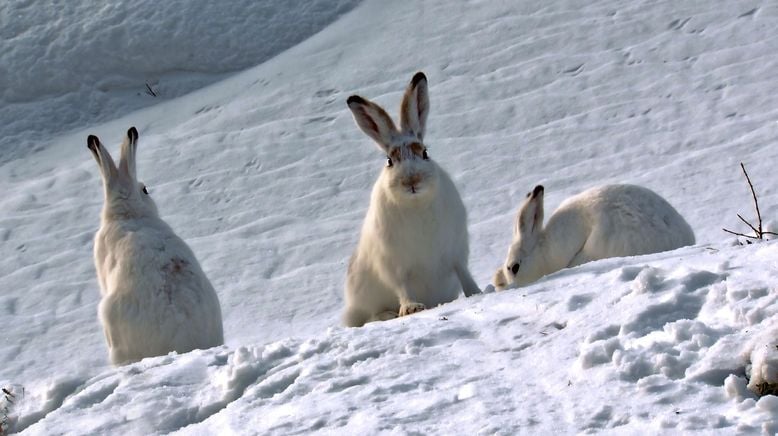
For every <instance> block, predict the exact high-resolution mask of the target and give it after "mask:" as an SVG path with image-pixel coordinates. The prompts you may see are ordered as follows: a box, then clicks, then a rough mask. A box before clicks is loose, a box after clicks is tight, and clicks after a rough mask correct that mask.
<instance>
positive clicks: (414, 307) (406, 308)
mask: <svg viewBox="0 0 778 436" xmlns="http://www.w3.org/2000/svg"><path fill="white" fill-rule="evenodd" d="M426 308H427V306H425V305H423V304H421V303H414V302H408V303H405V304H401V305H400V316H405V315H410V314H412V313H416V312H421V311H422V310H424V309H426Z"/></svg>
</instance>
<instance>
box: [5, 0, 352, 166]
mask: <svg viewBox="0 0 778 436" xmlns="http://www.w3.org/2000/svg"><path fill="white" fill-rule="evenodd" d="M358 2H359V0H313V1H310V0H290V1H287V2H278V1H274V0H259V1H253V0H241V1H230V2H213V1H208V0H193V1H184V0H174V1H165V2H157V1H153V0H136V1H120V2H109V3H95V2H92V1H88V0H74V1H67V2H60V1H56V0H43V1H35V2H31V1H12V2H8V3H6V4H5V5H4V7H3V8H0V23H2V26H0V125H2V126H3V133H4V134H3V136H2V137H0V150H2V151H3V153H2V155H3V156H4V157H6V158H7V156H8V155H9V153H8V151H9V148H11V147H13V148H14V149H19V148H22V147H24V148H27V147H29V146H31V145H35V144H36V143H37V142H39V141H41V140H45V139H47V135H48V134H51V133H57V132H61V131H65V130H68V129H71V128H74V127H79V126H82V125H84V124H87V123H94V122H98V121H104V120H109V119H112V118H115V117H117V116H119V115H124V114H125V113H126V112H130V111H132V110H135V109H138V108H140V107H143V106H148V105H152V104H156V103H158V102H159V100H160V99H169V98H172V97H176V96H179V95H182V94H185V93H187V92H189V91H191V90H193V89H196V88H199V87H202V86H204V85H206V84H208V83H212V82H214V81H216V80H218V79H219V78H222V77H223V76H224V74H226V73H231V72H235V71H240V70H242V69H245V68H247V67H250V66H253V65H257V64H260V63H262V62H264V61H266V60H267V59H269V58H271V57H272V56H274V55H276V54H278V53H280V52H282V51H284V50H286V49H287V48H289V47H291V46H293V45H295V44H297V43H299V42H300V41H302V40H304V39H305V38H307V37H309V36H311V35H313V34H314V33H316V32H318V31H319V30H321V29H323V28H324V27H325V26H326V25H328V24H329V23H331V22H332V21H333V20H335V19H336V18H337V17H339V16H340V15H342V14H343V13H345V12H347V11H348V10H350V9H351V8H352V7H354V6H355V5H356V4H357V3H358ZM146 84H148V85H149V87H150V88H151V91H152V92H153V93H154V94H157V95H158V97H159V98H157V99H155V98H154V96H152V95H151V94H150V92H147V91H148V89H147V88H146Z"/></svg>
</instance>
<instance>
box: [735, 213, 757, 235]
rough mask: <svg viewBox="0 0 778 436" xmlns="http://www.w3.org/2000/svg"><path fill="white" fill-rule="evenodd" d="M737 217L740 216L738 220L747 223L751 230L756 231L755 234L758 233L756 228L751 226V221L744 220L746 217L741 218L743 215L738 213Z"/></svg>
mask: <svg viewBox="0 0 778 436" xmlns="http://www.w3.org/2000/svg"><path fill="white" fill-rule="evenodd" d="M737 217H738V218H740V221H743V222H744V223H746V225H747V226H748V227H751V230H753V231H754V233H756V234H757V235H758V234H759V230H757V229H756V227H754V226H752V225H751V223H749V222H748V221H746V219H745V218H743V216H742V215H740V214H737Z"/></svg>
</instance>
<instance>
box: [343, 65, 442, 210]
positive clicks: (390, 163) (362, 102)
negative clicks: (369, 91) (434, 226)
mask: <svg viewBox="0 0 778 436" xmlns="http://www.w3.org/2000/svg"><path fill="white" fill-rule="evenodd" d="M347 103H348V107H349V109H351V112H352V114H353V115H354V121H356V123H357V126H359V128H360V129H361V130H362V131H363V132H364V133H365V134H367V136H369V137H371V138H372V139H373V140H374V141H375V142H376V144H377V145H378V147H379V148H380V149H381V150H382V151H383V152H384V153H385V154H386V166H385V167H384V170H383V173H382V176H381V183H385V184H386V185H387V188H388V189H389V192H391V193H392V195H394V196H395V197H397V198H424V197H427V196H428V195H432V194H433V193H434V192H435V190H436V189H437V186H438V167H437V165H436V164H435V163H434V162H433V161H432V160H431V159H430V156H429V152H428V151H427V147H426V146H425V145H424V133H425V128H426V123H427V115H428V114H429V96H428V91H427V78H426V76H424V73H416V75H414V76H413V79H411V82H410V83H409V84H408V87H407V88H406V90H405V94H404V95H403V100H402V104H401V105H400V128H399V129H398V128H397V127H396V126H395V124H394V122H393V121H392V119H391V117H389V115H388V114H387V113H386V111H384V109H383V108H381V107H380V106H378V105H377V104H375V103H373V102H371V101H369V100H367V99H364V98H362V97H360V96H358V95H352V96H351V97H349V98H348V100H347Z"/></svg>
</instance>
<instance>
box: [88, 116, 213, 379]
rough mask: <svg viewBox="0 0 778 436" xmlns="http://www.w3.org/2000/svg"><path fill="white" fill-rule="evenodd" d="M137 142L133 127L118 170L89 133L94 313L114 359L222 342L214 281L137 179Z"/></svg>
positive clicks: (131, 359) (127, 360)
mask: <svg viewBox="0 0 778 436" xmlns="http://www.w3.org/2000/svg"><path fill="white" fill-rule="evenodd" d="M137 144H138V131H137V130H136V129H135V127H131V128H130V129H129V130H128V131H127V137H126V138H125V140H124V142H123V143H122V146H121V158H120V160H119V166H118V168H117V167H116V165H115V164H114V161H113V159H112V158H111V155H110V154H109V153H108V150H106V149H105V147H103V145H102V144H101V143H100V140H99V139H98V138H97V137H96V136H94V135H90V136H89V138H88V139H87V146H88V147H89V150H90V151H91V152H92V155H93V156H94V158H95V160H96V161H97V164H98V166H99V167H100V174H101V175H102V178H103V188H104V194H105V202H104V204H103V211H102V215H101V220H100V229H99V230H98V231H97V234H95V247H94V260H95V268H96V269H97V279H98V282H99V283H100V292H101V295H102V299H101V300H100V305H99V308H98V317H99V319H100V322H101V323H102V325H103V330H104V332H105V338H106V341H107V342H108V349H109V354H110V360H111V362H112V363H113V364H114V365H121V364H125V363H130V362H135V361H138V360H141V359H143V358H144V357H151V356H161V355H165V354H167V353H169V352H171V351H176V352H178V353H185V352H187V351H191V350H194V349H198V348H199V349H205V348H211V347H214V346H217V345H222V344H223V343H224V334H223V328H222V314H221V307H220V306H219V299H218V297H217V295H216V292H215V291H214V289H213V287H212V286H211V282H209V281H208V278H207V277H206V276H205V273H203V271H202V269H201V268H200V264H199V262H197V258H196V257H195V255H194V253H193V252H192V250H191V249H190V248H189V246H188V245H187V244H186V243H185V242H184V241H183V240H182V239H181V238H179V237H178V236H177V235H176V234H175V232H173V229H171V228H170V226H168V225H167V224H166V223H165V222H164V221H162V219H160V218H159V213H158V212H157V206H156V205H155V204H154V201H153V200H152V199H151V197H150V196H149V193H148V190H147V189H146V187H145V185H143V184H142V183H139V182H138V180H137V178H136V173H135V152H136V148H137Z"/></svg>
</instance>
